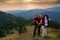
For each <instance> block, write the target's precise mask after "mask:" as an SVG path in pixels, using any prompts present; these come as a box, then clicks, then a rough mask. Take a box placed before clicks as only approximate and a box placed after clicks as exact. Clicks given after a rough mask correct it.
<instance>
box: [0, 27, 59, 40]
mask: <svg viewBox="0 0 60 40" xmlns="http://www.w3.org/2000/svg"><path fill="white" fill-rule="evenodd" d="M33 30H34V26H27V31H26V32H25V33H21V34H18V32H16V33H14V34H10V35H9V36H7V37H3V38H0V40H60V29H52V28H47V33H48V36H47V37H44V38H42V37H38V36H37V35H36V37H34V38H33V36H32V35H33Z"/></svg>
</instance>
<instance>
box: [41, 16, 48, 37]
mask: <svg viewBox="0 0 60 40" xmlns="http://www.w3.org/2000/svg"><path fill="white" fill-rule="evenodd" d="M42 21H43V24H42V37H44V36H47V31H46V27H47V26H48V25H49V17H48V15H44V17H43V19H42Z"/></svg>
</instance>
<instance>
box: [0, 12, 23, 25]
mask: <svg viewBox="0 0 60 40" xmlns="http://www.w3.org/2000/svg"><path fill="white" fill-rule="evenodd" d="M18 20H24V19H23V18H22V17H16V16H14V15H12V14H8V13H5V12H2V11H0V24H3V23H6V22H10V21H11V22H16V21H18Z"/></svg>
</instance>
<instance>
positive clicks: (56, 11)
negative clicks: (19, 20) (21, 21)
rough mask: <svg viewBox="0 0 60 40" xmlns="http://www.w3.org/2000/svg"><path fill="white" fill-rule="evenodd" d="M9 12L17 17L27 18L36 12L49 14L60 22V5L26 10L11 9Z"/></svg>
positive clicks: (52, 18)
mask: <svg viewBox="0 0 60 40" xmlns="http://www.w3.org/2000/svg"><path fill="white" fill-rule="evenodd" d="M8 13H11V14H13V15H15V16H17V17H24V18H25V19H31V18H33V16H34V15H36V14H39V13H40V14H43V15H45V14H47V15H48V16H49V17H50V19H51V20H54V21H57V22H60V21H59V20H60V17H59V16H60V7H54V8H48V9H32V10H25V11H20V12H16V11H13V12H12V11H10V12H8Z"/></svg>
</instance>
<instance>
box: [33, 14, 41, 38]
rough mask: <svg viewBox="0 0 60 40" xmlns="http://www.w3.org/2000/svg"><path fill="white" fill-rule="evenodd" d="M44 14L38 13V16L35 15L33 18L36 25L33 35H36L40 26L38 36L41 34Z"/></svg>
mask: <svg viewBox="0 0 60 40" xmlns="http://www.w3.org/2000/svg"><path fill="white" fill-rule="evenodd" d="M41 18H42V15H40V14H37V15H36V16H34V19H33V24H34V26H35V28H34V32H33V37H35V35H36V30H37V28H38V36H40V28H41V23H42V20H41Z"/></svg>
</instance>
